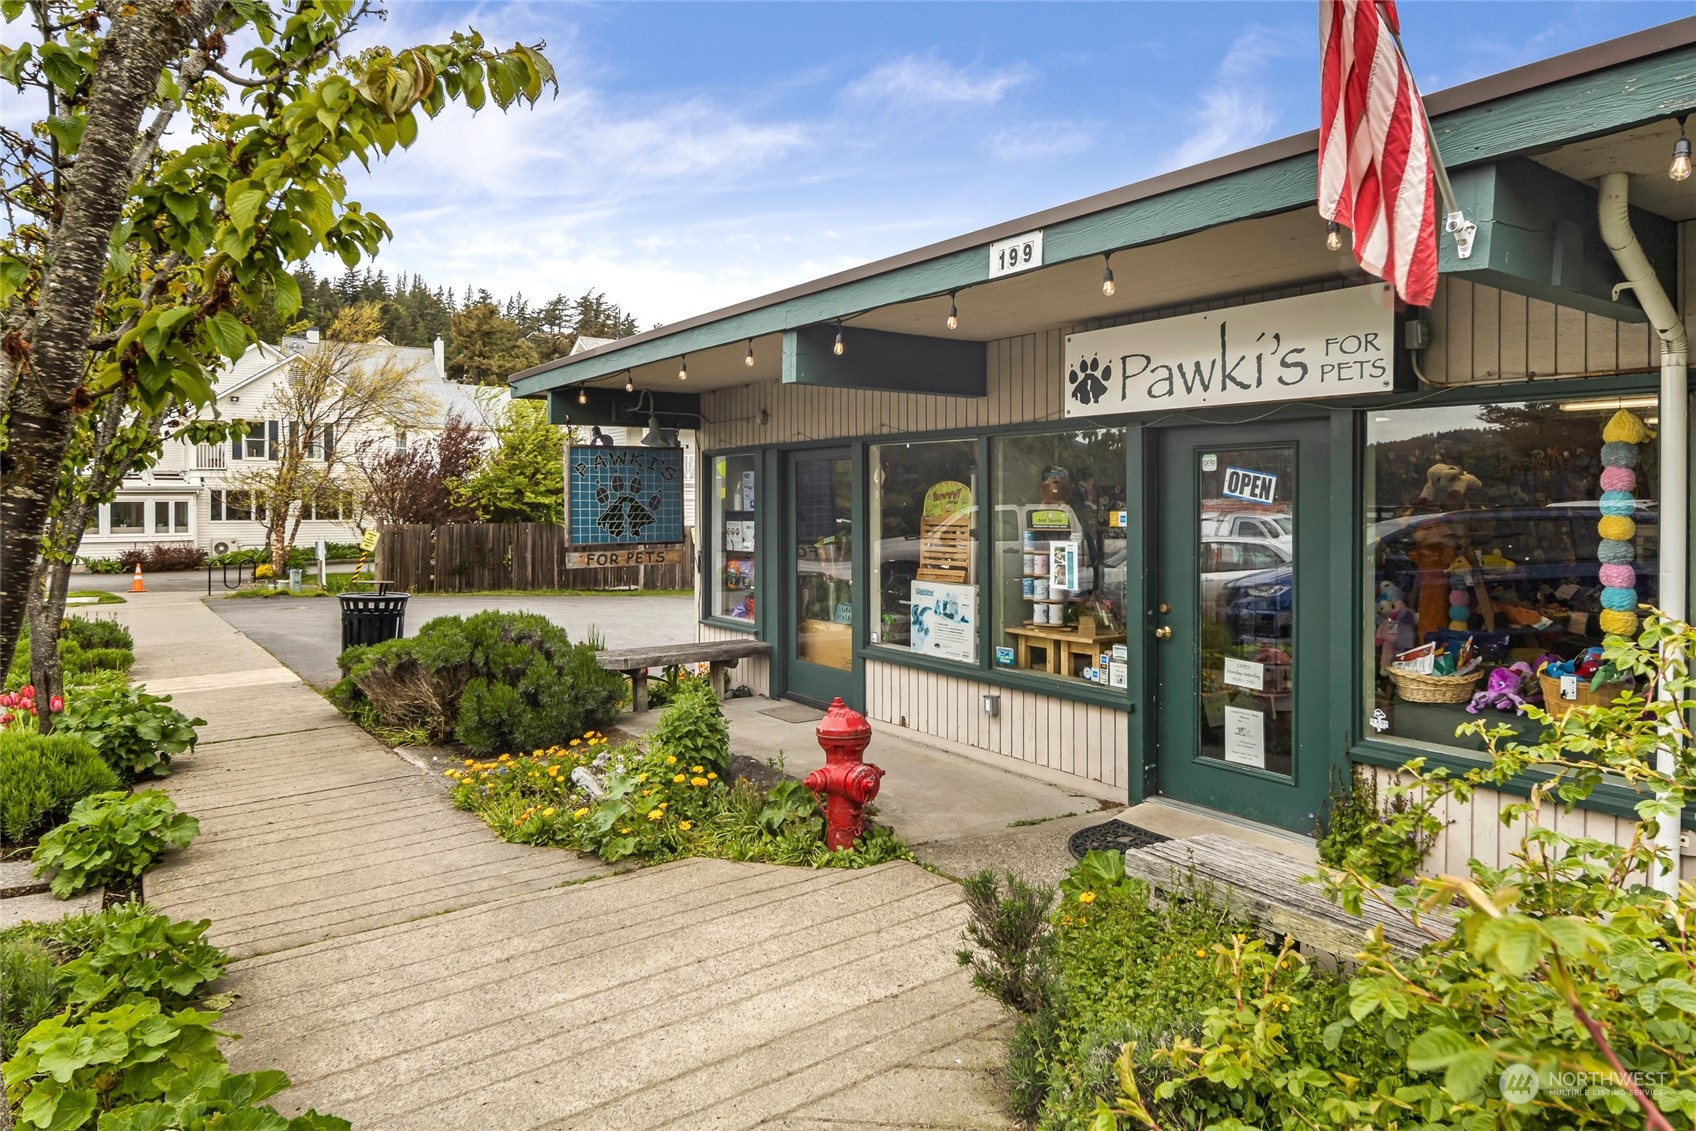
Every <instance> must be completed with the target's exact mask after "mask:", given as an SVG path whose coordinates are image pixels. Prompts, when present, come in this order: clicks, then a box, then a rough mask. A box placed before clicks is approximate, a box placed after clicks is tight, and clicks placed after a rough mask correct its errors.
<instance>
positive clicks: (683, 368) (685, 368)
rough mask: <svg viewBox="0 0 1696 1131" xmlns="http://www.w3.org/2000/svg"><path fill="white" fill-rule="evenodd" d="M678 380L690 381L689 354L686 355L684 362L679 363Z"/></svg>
mask: <svg viewBox="0 0 1696 1131" xmlns="http://www.w3.org/2000/svg"><path fill="white" fill-rule="evenodd" d="M677 379H678V380H679V381H687V380H689V355H688V354H684V355H683V360H682V361H680V362H678V365H677Z"/></svg>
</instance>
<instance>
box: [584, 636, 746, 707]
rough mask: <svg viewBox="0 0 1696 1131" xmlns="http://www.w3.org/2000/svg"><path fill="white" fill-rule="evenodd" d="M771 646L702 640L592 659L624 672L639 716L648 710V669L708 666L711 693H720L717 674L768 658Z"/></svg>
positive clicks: (621, 651) (622, 650)
mask: <svg viewBox="0 0 1696 1131" xmlns="http://www.w3.org/2000/svg"><path fill="white" fill-rule="evenodd" d="M769 655H771V645H770V644H768V643H766V642H765V641H763V640H702V641H699V642H697V643H694V644H658V645H654V646H652V647H648V648H620V649H617V650H614V651H602V652H597V653H595V659H596V660H598V661H600V665H601V667H603V668H606V669H607V670H608V671H615V672H623V673H624V674H625V675H627V676H629V677H630V709H631V711H632V713H637V714H639V713H641V712H642V711H646V710H647V709H648V669H649V668H676V667H682V666H683V665H684V664H707V665H709V666H710V668H711V678H712V684H713V690H714V691H717V692H718V693H719V694H721V695H722V694H723V690H722V688H721V686H720V683H719V677H720V675H721V674H722V673H723V672H725V671H728V670H729V669H731V668H733V667H735V666H736V665H737V663H738V662H739V661H741V660H742V659H743V658H744V657H746V656H769Z"/></svg>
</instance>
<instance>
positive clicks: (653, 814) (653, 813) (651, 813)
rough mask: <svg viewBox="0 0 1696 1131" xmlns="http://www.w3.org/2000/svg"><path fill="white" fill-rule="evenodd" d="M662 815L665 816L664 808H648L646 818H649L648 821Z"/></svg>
mask: <svg viewBox="0 0 1696 1131" xmlns="http://www.w3.org/2000/svg"><path fill="white" fill-rule="evenodd" d="M664 816H665V810H664V809H650V810H648V820H650V821H658V820H660V819H661V818H663V817H664Z"/></svg>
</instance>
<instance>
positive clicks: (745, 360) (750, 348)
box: [742, 339, 754, 369]
mask: <svg viewBox="0 0 1696 1131" xmlns="http://www.w3.org/2000/svg"><path fill="white" fill-rule="evenodd" d="M742 364H743V365H746V366H747V367H748V368H749V369H752V368H754V343H753V340H752V339H750V340H749V342H748V356H747V357H744V358H743V359H742Z"/></svg>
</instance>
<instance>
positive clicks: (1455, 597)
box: [1449, 589, 1472, 605]
mask: <svg viewBox="0 0 1696 1131" xmlns="http://www.w3.org/2000/svg"><path fill="white" fill-rule="evenodd" d="M1471 603H1472V598H1470V597H1468V596H1467V595H1466V590H1464V589H1451V590H1449V604H1451V605H1468V604H1471Z"/></svg>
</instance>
